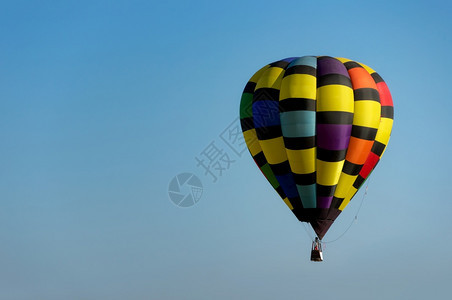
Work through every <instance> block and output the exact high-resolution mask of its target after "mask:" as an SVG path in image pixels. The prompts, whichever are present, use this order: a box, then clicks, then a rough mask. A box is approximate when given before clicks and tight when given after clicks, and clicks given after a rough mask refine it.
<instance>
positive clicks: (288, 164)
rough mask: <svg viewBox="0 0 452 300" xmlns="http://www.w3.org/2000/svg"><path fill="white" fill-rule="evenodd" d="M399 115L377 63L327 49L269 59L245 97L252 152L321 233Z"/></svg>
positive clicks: (299, 213)
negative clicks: (332, 54) (374, 66)
mask: <svg viewBox="0 0 452 300" xmlns="http://www.w3.org/2000/svg"><path fill="white" fill-rule="evenodd" d="M393 116H394V109H393V103H392V98H391V94H390V92H389V89H388V87H387V85H386V83H385V82H384V81H383V79H382V78H381V77H380V76H379V75H378V74H377V73H376V72H375V71H374V70H372V69H371V68H369V67H368V66H366V65H363V64H360V63H358V62H355V61H351V60H348V59H345V58H333V57H328V56H319V57H316V56H304V57H292V58H287V59H283V60H280V61H277V62H274V63H271V64H268V65H266V66H264V67H263V68H261V69H260V70H259V71H257V72H256V73H255V74H254V75H253V77H251V79H250V80H249V81H248V83H247V84H246V86H245V89H244V91H243V94H242V99H241V103H240V120H241V126H242V131H243V135H244V138H245V142H246V144H247V147H248V150H249V152H250V153H251V156H252V157H253V159H254V161H255V162H256V164H257V166H258V167H259V169H260V170H261V171H262V173H263V174H264V176H265V177H266V178H267V180H268V181H269V182H270V184H271V185H272V186H273V188H274V189H275V190H276V192H277V193H278V194H279V196H280V197H281V198H282V199H283V201H284V202H285V203H286V205H287V206H288V207H289V208H290V209H291V210H292V212H293V213H294V214H295V216H296V217H297V218H298V220H300V221H302V222H309V223H310V224H311V225H312V227H313V229H314V231H315V232H316V234H317V235H318V237H319V238H320V239H322V238H323V236H324V235H325V233H326V232H327V230H328V229H329V228H330V226H331V224H332V223H333V221H334V220H335V219H336V218H337V217H338V216H339V214H340V213H341V212H342V210H343V209H344V208H345V207H346V206H347V204H348V203H349V202H350V200H351V199H352V198H353V196H354V195H355V194H356V192H357V191H358V189H359V188H360V187H361V186H362V185H363V183H364V181H365V180H366V179H367V178H368V176H369V174H370V173H371V172H372V170H373V169H374V168H375V166H376V165H377V163H378V162H379V160H380V158H381V156H382V155H383V153H384V151H385V149H386V145H387V144H388V141H389V137H390V134H391V129H392V124H393Z"/></svg>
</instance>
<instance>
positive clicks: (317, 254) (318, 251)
mask: <svg viewBox="0 0 452 300" xmlns="http://www.w3.org/2000/svg"><path fill="white" fill-rule="evenodd" d="M311 261H323V253H322V243H321V242H320V240H319V239H318V238H315V240H314V241H313V242H312V248H311Z"/></svg>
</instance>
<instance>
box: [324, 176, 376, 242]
mask: <svg viewBox="0 0 452 300" xmlns="http://www.w3.org/2000/svg"><path fill="white" fill-rule="evenodd" d="M368 188H369V181H367V184H366V190H365V192H364V194H363V196H362V197H361V203H360V204H359V207H358V210H357V211H356V214H355V217H354V218H353V220H352V221H351V222H350V225H348V227H347V229H345V231H344V232H343V233H342V234H341V235H339V236H338V237H337V238H335V239H334V240H331V241H325V242H324V241H322V244H330V243H333V242H335V241H337V240H339V239H340V238H342V237H343V236H344V235H345V234H346V233H347V231H348V230H349V229H350V228H351V227H352V225H353V224H354V223H355V222H356V220H358V214H359V212H360V210H361V207H362V206H363V202H364V198H365V197H366V196H367V189H368Z"/></svg>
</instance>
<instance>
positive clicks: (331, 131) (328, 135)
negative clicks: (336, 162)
mask: <svg viewBox="0 0 452 300" xmlns="http://www.w3.org/2000/svg"><path fill="white" fill-rule="evenodd" d="M351 133H352V125H339V124H317V147H319V148H323V149H327V150H344V149H347V147H348V143H349V142H350V135H351Z"/></svg>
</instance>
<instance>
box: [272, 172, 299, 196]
mask: <svg viewBox="0 0 452 300" xmlns="http://www.w3.org/2000/svg"><path fill="white" fill-rule="evenodd" d="M275 177H276V180H278V182H279V184H280V185H281V187H282V189H283V191H284V193H285V194H286V196H287V197H289V198H296V197H298V190H297V186H296V185H295V181H294V179H293V176H292V174H285V175H275Z"/></svg>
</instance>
